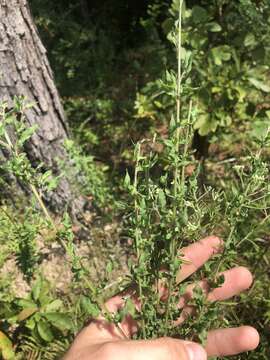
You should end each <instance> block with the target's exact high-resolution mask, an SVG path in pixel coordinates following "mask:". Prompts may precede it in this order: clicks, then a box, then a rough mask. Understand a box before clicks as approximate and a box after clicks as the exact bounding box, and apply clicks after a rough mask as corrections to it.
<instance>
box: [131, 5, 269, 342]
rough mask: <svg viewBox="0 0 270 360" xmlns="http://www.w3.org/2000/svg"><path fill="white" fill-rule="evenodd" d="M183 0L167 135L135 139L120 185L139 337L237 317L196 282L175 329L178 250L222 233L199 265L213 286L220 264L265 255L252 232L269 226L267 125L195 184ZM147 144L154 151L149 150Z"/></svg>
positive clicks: (201, 333)
mask: <svg viewBox="0 0 270 360" xmlns="http://www.w3.org/2000/svg"><path fill="white" fill-rule="evenodd" d="M182 4H183V2H181V1H180V13H179V19H178V21H177V23H176V24H177V26H176V29H177V30H176V34H175V33H172V34H171V35H170V37H171V39H172V40H173V43H174V44H175V45H176V48H177V54H178V72H177V74H174V73H173V72H170V82H169V83H167V84H166V83H164V85H165V87H166V85H167V92H168V94H169V95H170V96H174V97H175V99H176V110H175V112H174V114H173V115H172V119H171V122H170V126H169V131H168V138H166V139H164V138H161V139H160V138H158V136H154V138H153V140H144V141H142V142H140V143H138V144H137V145H136V148H135V172H134V180H133V181H132V180H131V177H130V175H129V174H128V173H127V175H126V178H125V186H126V188H127V189H128V190H129V193H130V196H131V199H133V204H134V205H133V206H132V207H131V208H128V209H129V219H130V222H129V223H128V224H129V227H130V234H131V236H132V238H133V244H134V256H135V259H136V260H135V262H134V263H132V264H131V266H130V271H131V276H132V279H133V281H134V283H135V286H136V288H137V291H138V297H139V299H140V302H141V309H140V312H136V315H135V317H136V319H137V320H138V321H139V324H140V331H139V334H138V335H137V336H138V337H139V338H144V339H146V338H155V337H160V336H167V335H169V336H177V337H178V336H180V337H184V338H194V336H195V337H199V338H200V340H201V341H204V340H205V336H206V334H207V331H208V330H209V329H210V328H212V327H218V326H219V325H220V324H223V325H224V322H225V325H228V324H229V323H230V321H231V322H232V323H235V322H236V323H238V321H237V320H235V319H233V314H235V313H234V312H233V311H232V312H230V310H228V307H226V304H222V306H220V305H218V304H216V303H209V302H208V301H207V300H206V299H205V296H204V294H203V292H202V291H201V290H200V289H199V288H198V289H197V290H196V291H195V293H194V298H193V300H191V302H190V305H192V306H196V308H197V313H196V315H195V316H191V318H190V320H189V321H187V322H186V323H185V324H184V326H182V327H181V328H180V329H179V328H175V326H174V320H175V319H177V318H178V317H179V316H180V315H181V310H179V308H178V307H177V302H178V299H179V296H180V295H181V294H183V293H184V292H185V289H186V286H187V285H188V284H185V283H183V284H180V285H179V284H178V281H177V273H178V271H179V268H180V267H181V264H182V260H181V256H180V253H179V249H181V248H182V247H183V246H185V245H187V244H188V243H189V242H190V241H191V239H193V240H196V239H199V238H200V237H201V236H205V235H207V234H208V233H212V232H214V233H216V234H218V235H220V236H221V237H223V238H224V241H225V243H224V253H223V254H222V255H219V256H216V257H215V259H214V260H213V261H212V262H211V263H210V264H209V265H207V267H206V268H205V269H204V271H205V273H206V274H207V275H208V278H209V281H210V286H211V287H213V288H215V287H219V286H221V284H222V283H223V280H224V279H223V277H222V276H219V273H220V271H222V270H225V269H227V268H228V267H229V266H230V265H233V264H235V263H237V261H240V262H242V263H246V262H247V261H248V256H251V255H250V254H251V253H252V252H253V251H255V252H256V254H257V256H258V258H262V253H261V251H260V250H259V249H260V243H259V242H258V241H259V240H258V238H257V237H256V236H258V235H257V234H258V233H257V231H258V232H261V234H264V235H263V236H266V228H267V226H269V225H268V224H269V214H268V209H269V200H270V191H269V190H270V189H269V185H268V179H269V169H268V166H267V162H266V161H265V160H264V159H263V153H264V151H265V149H266V148H267V146H268V144H269V126H268V128H267V129H266V131H265V133H264V134H262V133H261V135H260V140H259V141H258V143H257V150H256V151H255V152H253V153H246V154H245V156H243V157H242V158H240V159H239V160H238V161H237V160H236V159H234V162H235V163H234V166H233V170H232V169H229V168H228V166H229V165H228V166H226V163H225V165H224V167H225V169H224V174H228V177H227V178H226V177H225V178H224V179H221V180H220V182H218V181H217V179H216V178H215V174H214V178H215V180H214V181H213V182H211V177H210V176H209V175H210V174H211V172H209V173H208V174H206V176H207V177H206V183H205V184H204V185H202V184H201V183H200V174H202V171H205V170H204V169H203V168H202V167H201V164H200V161H198V160H196V159H195V157H194V153H193V151H192V138H193V134H194V131H193V129H194V124H196V121H197V117H198V116H199V115H198V114H199V112H200V105H199V104H198V105H197V106H194V105H193V101H192V97H193V95H194V91H193V89H192V87H191V86H190V84H192V82H191V78H192V71H191V66H190V61H191V58H192V56H190V55H191V54H187V53H185V50H184V49H183V48H182V46H181V38H182V36H181V24H182V23H181V19H182V10H181V9H182ZM197 10H198V11H199V9H197ZM183 33H184V34H185V30H184V32H183ZM182 51H183V52H184V54H182ZM171 80H173V84H174V87H173V89H174V90H172V81H171ZM164 85H163V86H164ZM168 89H170V91H168ZM183 101H184V102H183ZM186 101H188V103H189V105H188V106H187V104H186V103H185V102H186ZM158 142H161V144H162V145H163V152H162V153H159V152H155V145H156V144H157V143H158ZM147 143H150V146H147ZM149 148H150V149H151V150H150V152H148V153H147V150H148V149H149ZM230 166H231V165H230ZM189 169H191V170H192V172H191V174H190V173H189ZM256 223H257V226H256V225H255V224H256ZM261 250H262V251H263V248H262V249H261ZM263 253H264V251H263ZM239 254H242V257H241V256H240V257H239ZM248 254H249V255H248ZM161 270H162V271H161ZM160 283H165V284H166V288H167V292H168V294H167V298H166V300H165V301H164V302H162V303H161V304H160V302H159V297H160V294H159V290H158V284H160ZM241 305H242V306H243V303H242V304H241Z"/></svg>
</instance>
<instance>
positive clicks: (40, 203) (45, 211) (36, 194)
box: [30, 184, 54, 225]
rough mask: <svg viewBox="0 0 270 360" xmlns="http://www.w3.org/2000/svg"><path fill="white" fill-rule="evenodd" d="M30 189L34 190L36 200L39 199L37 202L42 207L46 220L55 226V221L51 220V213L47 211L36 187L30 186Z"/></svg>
mask: <svg viewBox="0 0 270 360" xmlns="http://www.w3.org/2000/svg"><path fill="white" fill-rule="evenodd" d="M30 189H31V190H32V192H33V194H34V196H35V198H36V199H37V201H38V203H39V205H40V207H41V209H42V211H43V213H44V215H45V216H46V218H47V219H48V220H49V222H50V223H51V224H53V225H54V222H53V219H52V218H51V216H50V214H49V212H48V210H47V208H46V206H45V204H44V202H43V200H42V199H41V196H40V194H39V192H38V190H37V188H36V187H35V185H33V184H30Z"/></svg>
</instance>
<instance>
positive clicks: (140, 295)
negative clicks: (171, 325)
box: [133, 143, 146, 339]
mask: <svg viewBox="0 0 270 360" xmlns="http://www.w3.org/2000/svg"><path fill="white" fill-rule="evenodd" d="M140 155H141V144H140V143H139V144H138V149H137V154H136V166H135V174H134V183H133V188H134V192H135V194H134V208H135V217H136V229H135V246H136V254H137V261H138V264H139V266H140V262H141V253H140V246H141V244H140V238H141V235H140V233H139V231H140V229H139V226H138V224H139V221H140V220H139V214H140V207H139V204H138V173H139V165H140ZM138 288H139V299H140V302H141V309H142V311H143V291H142V283H141V278H140V276H139V277H138ZM141 328H142V333H143V338H144V339H146V327H145V319H144V316H142V321H141Z"/></svg>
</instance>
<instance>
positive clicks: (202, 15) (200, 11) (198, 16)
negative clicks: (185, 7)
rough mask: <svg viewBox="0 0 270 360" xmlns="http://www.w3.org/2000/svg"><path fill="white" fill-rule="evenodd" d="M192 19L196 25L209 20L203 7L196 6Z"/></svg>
mask: <svg viewBox="0 0 270 360" xmlns="http://www.w3.org/2000/svg"><path fill="white" fill-rule="evenodd" d="M192 19H193V21H194V22H195V23H196V24H198V23H202V22H205V21H207V19H208V13H207V11H206V10H205V9H204V8H203V7H201V6H198V5H195V6H193V8H192Z"/></svg>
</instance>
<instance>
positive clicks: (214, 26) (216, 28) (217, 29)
mask: <svg viewBox="0 0 270 360" xmlns="http://www.w3.org/2000/svg"><path fill="white" fill-rule="evenodd" d="M206 28H207V30H208V31H210V32H220V31H221V30H222V27H221V26H220V25H219V24H218V23H217V22H214V21H213V22H210V23H208V24H207V25H206Z"/></svg>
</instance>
